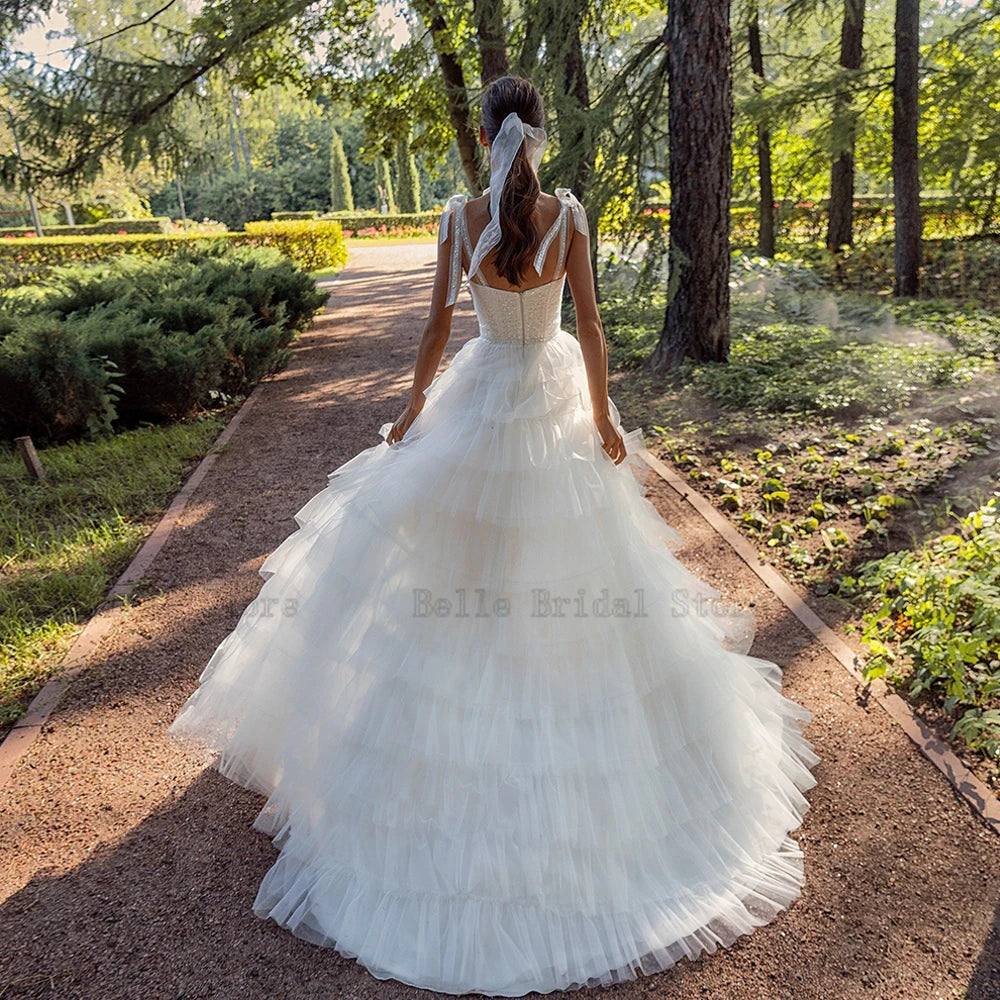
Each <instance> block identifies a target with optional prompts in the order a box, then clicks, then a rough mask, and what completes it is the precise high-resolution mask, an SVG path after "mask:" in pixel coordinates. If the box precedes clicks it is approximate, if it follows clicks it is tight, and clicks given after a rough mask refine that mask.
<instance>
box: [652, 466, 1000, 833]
mask: <svg viewBox="0 0 1000 1000" xmlns="http://www.w3.org/2000/svg"><path fill="white" fill-rule="evenodd" d="M644 457H645V459H646V463H647V465H649V466H650V468H651V469H652V470H653V471H654V472H655V473H656V474H657V475H658V476H659V477H660V478H661V479H663V480H664V481H665V482H666V483H667V485H668V486H670V487H671V488H672V489H673V490H674V491H675V492H677V493H678V494H679V495H680V497H681V499H683V500H686V501H688V503H690V504H691V506H692V507H693V508H694V509H695V511H697V513H698V514H700V515H701V516H702V517H703V518H704V519H705V520H706V521H707V522H708V523H709V524H710V525H711V527H712V528H713V529H714V530H715V531H716V532H717V533H718V534H719V535H720V536H721V537H722V539H723V540H724V541H725V542H726V544H728V545H729V546H730V547H731V548H732V549H734V550H735V552H736V554H737V555H738V556H739V557H740V558H741V559H742V560H743V561H744V562H745V563H746V564H747V566H749V567H750V569H752V570H753V571H754V573H756V574H757V576H758V577H760V579H761V580H762V581H763V583H764V585H765V586H766V587H767V588H768V589H769V590H771V591H772V592H773V593H774V594H775V596H776V597H777V598H778V600H779V601H781V603H782V604H784V605H785V607H786V608H788V610H789V611H791V612H792V614H793V615H795V617H796V618H798V619H799V621H800V622H802V624H803V625H805V627H806V628H807V629H809V631H810V632H812V634H813V635H814V636H815V637H816V639H817V641H818V642H819V643H820V644H821V645H822V646H823V647H824V648H825V649H826V650H827V651H828V652H830V653H831V654H832V656H833V657H834V658H835V659H836V660H837V662H838V663H839V664H840V665H841V666H842V667H843V668H844V669H845V670H846V671H847V672H848V673H849V674H850V675H851V676H852V677H853V678H854V679H855V680H856V681H857V682H858V683H859V684H861V685H862V686H863V685H864V684H865V680H864V678H863V676H862V674H861V671H860V670H859V669H858V665H857V656H856V654H855V652H854V650H852V649H851V647H850V646H848V645H847V643H846V642H844V640H843V639H841V638H840V636H839V635H837V633H836V632H834V631H833V629H831V628H830V627H829V626H828V625H827V624H826V623H825V622H824V621H823V620H822V619H821V618H820V617H819V615H817V614H816V612H815V611H813V609H812V608H811V607H809V605H808V604H806V603H805V601H803V600H802V598H801V597H799V595H798V594H797V593H796V592H795V590H794V589H793V588H792V586H791V585H790V584H789V583H788V581H787V580H785V578H784V577H783V576H781V574H780V573H778V572H777V570H775V569H774V567H773V566H771V565H770V564H769V563H766V562H764V561H763V560H762V559H761V558H760V556H759V555H758V554H757V551H756V550H755V549H754V547H753V545H752V544H751V543H750V542H749V541H748V540H747V539H746V538H745V537H744V536H743V535H742V534H740V532H738V531H737V530H736V529H735V528H734V527H733V526H732V525H731V524H730V523H729V521H728V519H727V518H726V517H725V516H723V515H722V514H720V513H719V511H718V510H717V509H716V507H715V506H714V505H713V504H711V503H710V502H709V501H708V500H706V499H705V498H704V497H703V496H702V495H701V494H700V493H699V492H698V491H697V490H694V489H692V488H691V487H690V486H689V485H688V484H687V483H686V482H685V480H684V479H683V478H682V477H681V476H680V475H678V473H676V472H675V471H674V470H673V469H671V468H670V467H669V466H668V465H667V464H666V463H664V462H662V461H661V460H660V459H658V458H656V457H655V456H654V455H652V454H650V453H648V452H647V453H646V454H645V456H644ZM869 690H870V692H871V696H872V697H873V698H874V699H875V700H876V701H877V702H878V703H879V705H881V706H882V708H884V709H885V711H886V712H888V713H889V715H890V716H891V717H892V719H893V720H894V721H895V722H897V723H898V724H899V725H900V726H901V727H902V728H903V731H904V732H905V733H906V735H907V736H909V737H910V739H911V740H913V742H914V743H916V745H917V746H918V747H919V748H920V751H921V753H923V755H924V756H925V757H926V758H927V759H928V760H929V761H930V762H931V763H932V764H933V765H934V766H935V767H936V768H937V769H938V770H939V771H941V772H942V773H943V774H944V775H945V777H946V778H947V779H948V781H949V782H951V784H952V786H953V787H954V789H955V791H956V792H957V793H958V794H959V795H961V796H962V798H964V799H965V801H966V802H967V803H968V804H969V806H971V808H972V810H973V811H974V812H975V813H976V814H977V815H978V816H979V817H980V818H981V819H982V820H983V822H984V823H985V824H986V825H987V826H988V827H989V828H990V829H991V830H992V831H993V832H994V833H996V834H998V835H1000V799H997V797H996V796H995V795H994V794H993V793H992V791H990V789H989V788H988V787H987V786H986V784H985V783H984V782H983V781H981V780H980V779H979V778H977V777H976V775H974V774H973V773H972V772H971V771H970V770H969V769H968V768H967V767H966V766H965V764H963V763H962V761H961V760H960V759H959V757H958V756H957V755H956V754H955V752H954V751H953V750H951V749H950V748H949V747H948V745H947V744H946V743H945V742H944V741H943V740H941V739H940V737H938V736H937V735H935V734H934V733H933V732H932V731H931V729H930V727H929V726H928V725H927V724H926V723H925V722H924V721H923V719H921V718H920V717H919V716H918V715H917V714H916V712H914V711H913V709H912V708H910V706H909V705H908V704H907V703H906V701H904V700H903V699H902V698H901V697H900V696H899V695H898V694H896V693H895V692H892V691H889V690H888V688H887V687H886V685H885V683H884V682H883V681H881V680H875V681H873V682H872V684H871V687H870V689H869Z"/></svg>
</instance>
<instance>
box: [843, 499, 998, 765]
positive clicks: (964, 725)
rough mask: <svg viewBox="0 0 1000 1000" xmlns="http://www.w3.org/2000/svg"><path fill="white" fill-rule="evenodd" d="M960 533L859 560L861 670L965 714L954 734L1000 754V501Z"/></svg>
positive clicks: (850, 590) (854, 591)
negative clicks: (863, 658)
mask: <svg viewBox="0 0 1000 1000" xmlns="http://www.w3.org/2000/svg"><path fill="white" fill-rule="evenodd" d="M998 496H1000V494H996V495H994V497H992V498H991V499H990V500H988V501H987V502H986V503H985V504H984V505H983V506H981V507H980V508H979V509H978V510H975V511H973V512H972V513H970V514H969V515H968V516H966V517H963V518H961V520H960V521H959V525H958V531H957V532H949V533H947V534H944V535H940V536H939V537H937V538H934V539H933V540H932V541H930V542H929V543H928V544H926V545H925V546H923V547H922V548H920V549H919V550H916V551H909V550H905V551H899V552H892V553H890V554H889V555H887V556H885V557H884V558H882V559H880V560H877V561H871V562H867V563H864V564H862V565H861V566H860V567H859V568H858V570H857V573H856V576H852V577H845V578H844V579H843V580H842V581H841V592H842V593H845V594H850V595H852V596H854V597H855V598H856V599H857V600H859V601H861V602H863V606H865V607H866V608H867V609H868V610H867V611H866V612H865V614H864V619H863V621H864V626H863V629H862V633H861V635H862V638H863V639H864V641H865V643H866V645H867V646H868V648H869V649H870V650H871V656H869V658H868V660H867V662H866V663H865V666H864V676H865V678H866V679H868V680H871V679H873V678H876V677H884V678H886V680H887V681H888V682H890V683H892V684H894V685H896V686H898V687H905V688H906V689H907V690H908V691H909V693H910V694H911V695H917V696H919V695H925V694H926V695H928V696H931V697H932V698H933V699H934V700H936V701H938V702H940V704H941V705H942V707H943V708H944V711H945V712H946V714H948V715H949V716H952V717H954V716H955V715H956V713H958V721H957V722H956V724H955V726H954V728H953V731H952V735H953V736H954V735H961V736H963V737H964V738H965V740H966V742H968V743H969V745H970V746H972V747H973V748H974V749H979V750H984V751H987V752H989V753H991V754H992V755H993V756H994V758H995V759H1000V516H998V515H1000V504H998V502H997V497H998Z"/></svg>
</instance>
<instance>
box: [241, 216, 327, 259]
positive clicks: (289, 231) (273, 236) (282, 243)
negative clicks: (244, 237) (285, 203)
mask: <svg viewBox="0 0 1000 1000" xmlns="http://www.w3.org/2000/svg"><path fill="white" fill-rule="evenodd" d="M246 231H247V233H248V234H249V235H250V236H254V237H256V238H257V241H258V242H259V243H260V244H262V245H264V246H273V247H277V249H279V250H280V251H281V252H282V253H283V254H285V256H287V257H289V258H291V259H292V260H293V261H295V263H296V264H298V265H299V266H300V267H304V268H305V269H306V270H307V271H319V270H321V269H322V268H326V267H343V266H344V265H345V264H346V263H347V247H346V246H345V245H344V234H343V231H342V229H341V226H340V223H339V222H334V221H333V220H329V219H319V220H315V221H312V220H309V219H280V220H277V219H276V220H272V221H271V222H248V223H247V224H246Z"/></svg>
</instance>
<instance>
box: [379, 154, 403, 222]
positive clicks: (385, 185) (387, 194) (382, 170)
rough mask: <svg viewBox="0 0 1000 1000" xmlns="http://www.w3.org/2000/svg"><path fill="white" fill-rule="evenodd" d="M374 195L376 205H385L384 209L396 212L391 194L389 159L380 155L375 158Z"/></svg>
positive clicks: (394, 200)
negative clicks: (376, 201) (376, 200)
mask: <svg viewBox="0 0 1000 1000" xmlns="http://www.w3.org/2000/svg"><path fill="white" fill-rule="evenodd" d="M375 195H376V198H377V199H378V207H379V208H382V206H383V205H384V206H385V211H387V212H396V211H397V210H398V209H397V207H396V199H395V198H394V197H393V194H392V171H391V170H390V169H389V161H388V160H387V159H386V158H385V157H384V156H380V157H378V159H376V160H375Z"/></svg>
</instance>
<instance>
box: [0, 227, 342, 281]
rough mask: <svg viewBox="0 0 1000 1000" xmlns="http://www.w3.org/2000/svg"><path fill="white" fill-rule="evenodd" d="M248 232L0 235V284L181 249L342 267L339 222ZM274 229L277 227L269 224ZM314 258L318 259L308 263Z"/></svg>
mask: <svg viewBox="0 0 1000 1000" xmlns="http://www.w3.org/2000/svg"><path fill="white" fill-rule="evenodd" d="M249 225H250V226H251V227H256V228H254V229H253V231H251V232H236V233H219V232H210V233H202V232H181V233H146V234H136V235H131V236H118V235H97V236H58V237H48V236H46V237H42V238H41V239H39V238H37V237H33V238H27V237H24V238H21V239H16V240H15V239H9V240H3V239H0V284H3V285H5V286H6V287H8V288H12V287H14V286H16V285H21V284H26V283H29V282H33V281H40V280H41V279H43V278H44V277H45V276H46V275H48V274H50V273H51V272H52V270H53V269H54V268H57V267H60V266H63V265H67V264H87V263H97V262H100V261H106V260H108V259H109V258H112V257H119V256H122V255H124V254H134V255H142V256H143V257H155V258H160V257H172V256H174V255H175V254H177V253H178V251H180V250H181V249H182V248H184V247H207V246H210V245H211V244H216V245H217V246H218V247H219V248H220V249H219V251H218V252H224V250H222V249H221V248H222V247H225V246H250V247H253V246H273V247H275V248H276V249H278V250H279V251H281V252H282V253H284V254H285V255H286V256H287V257H289V258H290V259H291V260H293V261H295V262H296V263H297V264H300V265H301V266H303V267H306V268H307V269H309V270H317V269H319V268H326V267H343V266H344V264H346V263H347V248H346V245H345V244H344V241H343V234H342V232H341V230H340V225H339V223H336V222H332V221H329V220H319V221H317V222H315V223H308V222H299V223H294V222H284V221H282V222H259V223H250V224H249ZM271 227H278V228H271ZM316 261H319V262H320V263H318V264H317V263H314V262H316Z"/></svg>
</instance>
